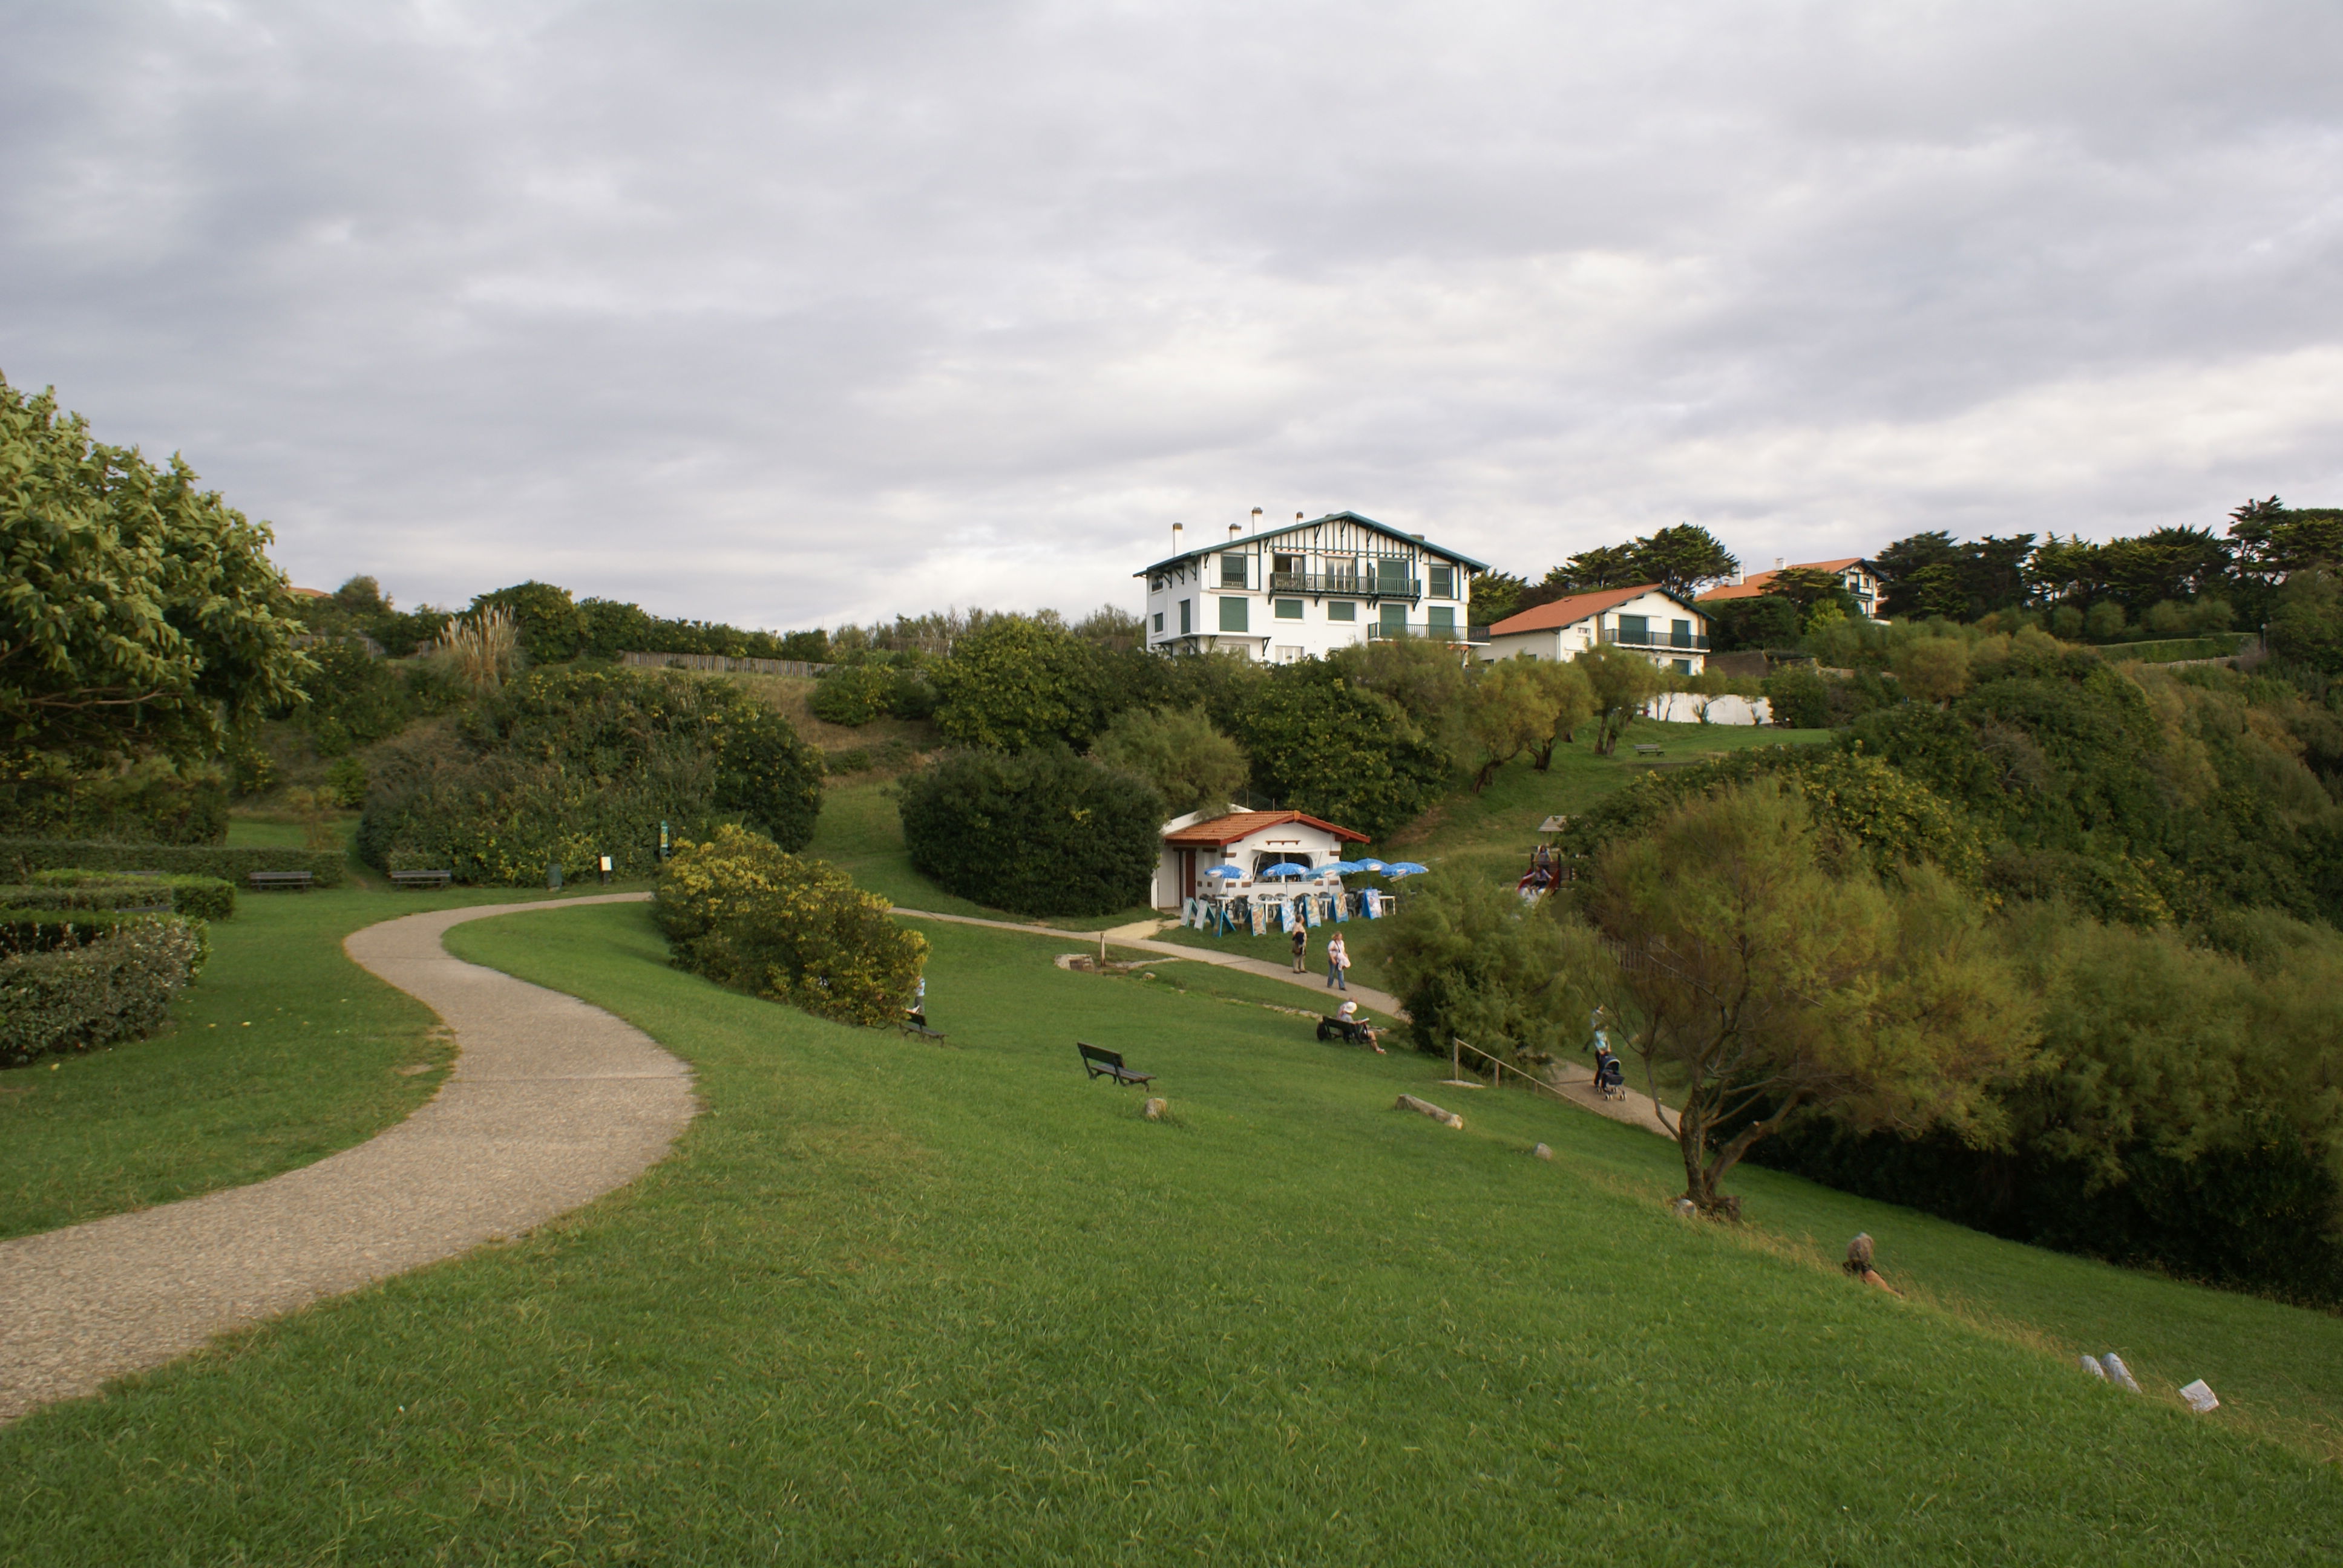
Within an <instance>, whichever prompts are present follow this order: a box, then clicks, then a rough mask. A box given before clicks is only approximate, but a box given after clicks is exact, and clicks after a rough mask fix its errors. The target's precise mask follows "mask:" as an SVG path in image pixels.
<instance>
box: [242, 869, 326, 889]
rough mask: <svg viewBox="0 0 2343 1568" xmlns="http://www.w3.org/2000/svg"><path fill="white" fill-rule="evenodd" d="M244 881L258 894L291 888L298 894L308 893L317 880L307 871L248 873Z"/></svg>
mask: <svg viewBox="0 0 2343 1568" xmlns="http://www.w3.org/2000/svg"><path fill="white" fill-rule="evenodd" d="M244 880H245V884H246V886H247V887H249V888H250V889H251V890H253V891H254V892H256V893H265V892H267V891H268V890H270V889H272V888H290V889H292V890H294V891H295V892H297V893H306V892H307V891H308V890H309V889H310V887H311V886H312V885H314V884H315V883H316V881H317V877H316V876H315V875H313V874H312V873H310V872H307V871H246V873H245V874H244Z"/></svg>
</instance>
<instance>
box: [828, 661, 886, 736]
mask: <svg viewBox="0 0 2343 1568" xmlns="http://www.w3.org/2000/svg"><path fill="white" fill-rule="evenodd" d="M894 689H895V672H894V671H893V670H891V669H889V668H886V667H885V666H884V665H877V664H852V665H846V666H843V667H841V668H837V669H833V670H831V671H830V673H829V674H827V675H825V676H823V677H822V678H820V680H818V681H816V682H815V683H814V688H813V694H812V695H811V696H810V697H809V698H808V699H806V706H807V708H809V709H811V710H812V712H813V716H814V717H815V718H816V719H820V720H821V721H822V722H823V723H824V724H840V725H845V726H847V727H848V728H850V729H851V728H855V727H857V726H860V725H864V724H868V723H870V721H871V720H872V719H876V718H878V717H879V716H880V715H881V714H883V713H885V712H886V711H887V710H888V704H889V699H890V698H891V697H892V696H893V695H894Z"/></svg>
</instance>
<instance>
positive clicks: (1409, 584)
mask: <svg viewBox="0 0 2343 1568" xmlns="http://www.w3.org/2000/svg"><path fill="white" fill-rule="evenodd" d="M1269 591H1270V592H1272V593H1346V594H1356V595H1358V596H1359V597H1360V598H1423V578H1378V577H1373V576H1370V575H1369V574H1367V573H1365V572H1272V573H1270V574H1269Z"/></svg>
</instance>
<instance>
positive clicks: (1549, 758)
mask: <svg viewBox="0 0 2343 1568" xmlns="http://www.w3.org/2000/svg"><path fill="white" fill-rule="evenodd" d="M1564 739H1569V737H1567V736H1564ZM1534 766H1535V767H1536V769H1537V770H1538V771H1539V772H1541V773H1544V772H1545V771H1546V770H1548V769H1551V768H1552V767H1553V766H1554V742H1553V741H1551V740H1548V741H1545V742H1544V744H1542V745H1540V746H1539V747H1538V749H1537V760H1536V762H1535V764H1534Z"/></svg>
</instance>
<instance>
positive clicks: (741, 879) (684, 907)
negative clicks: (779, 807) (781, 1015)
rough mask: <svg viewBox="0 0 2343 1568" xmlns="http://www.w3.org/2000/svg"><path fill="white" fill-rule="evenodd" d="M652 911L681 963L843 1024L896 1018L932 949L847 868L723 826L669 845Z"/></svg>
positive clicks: (885, 1021)
mask: <svg viewBox="0 0 2343 1568" xmlns="http://www.w3.org/2000/svg"><path fill="white" fill-rule="evenodd" d="M651 911H652V915H653V918H655V919H656V920H658V921H659V930H661V931H663V932H664V933H666V936H667V939H668V940H669V943H670V944H672V946H673V948H674V950H675V961H676V964H677V967H679V968H681V969H687V970H691V971H692V972H694V973H695V974H700V975H705V976H707V977H708V978H709V980H714V981H715V982H716V983H717V984H719V985H726V986H731V987H734V988H735V989H738V990H745V991H749V992H751V993H753V994H755V995H758V996H762V997H769V998H770V999H771V1000H775V1001H781V1002H787V1003H789V1005H791V1006H793V1007H798V1008H802V1009H803V1010H806V1011H807V1012H809V1013H812V1014H813V1015H814V1016H816V1017H817V1018H827V1019H834V1020H837V1021H839V1022H840V1023H852V1024H861V1025H864V1026H865V1027H875V1026H884V1025H887V1024H891V1023H894V1022H896V1021H897V1020H900V1019H901V1018H902V1016H903V1013H904V1010H906V1009H907V1008H909V1007H910V1005H911V999H912V996H913V993H914V990H915V989H916V988H917V986H918V984H919V979H920V968H921V967H922V965H923V964H924V963H925V961H926V959H927V954H928V940H927V938H925V937H923V936H921V935H920V934H919V933H918V932H917V931H914V930H909V929H907V928H905V927H904V926H902V925H900V924H898V923H897V922H896V920H894V919H893V918H892V917H891V916H890V913H889V912H888V911H889V905H888V902H887V900H884V899H882V898H880V897H879V895H877V894H876V893H866V892H863V891H862V890H860V889H859V888H857V887H855V885H854V882H853V879H851V878H850V877H848V876H847V874H846V873H845V872H843V871H841V870H840V869H837V868H836V867H834V866H830V865H828V864H825V863H824V862H822V861H820V860H804V859H799V858H798V857H797V856H795V855H792V854H789V853H788V852H786V851H785V850H783V849H781V848H780V846H779V845H778V844H776V843H774V842H773V841H772V840H771V839H768V838H765V837H764V836H763V835H761V834H758V833H752V832H750V831H749V830H748V829H744V828H740V827H738V826H735V825H734V824H731V823H729V822H728V823H725V824H722V825H721V826H719V827H718V828H717V829H716V830H715V832H714V833H713V834H712V835H710V836H709V839H706V840H705V841H703V842H698V843H689V842H687V843H685V844H682V845H680V846H679V847H678V848H677V849H676V853H675V858H674V859H671V860H669V862H668V863H667V865H666V866H665V867H663V868H662V869H661V870H660V874H659V892H658V894H657V896H656V897H655V898H654V899H653V900H652V904H651Z"/></svg>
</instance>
